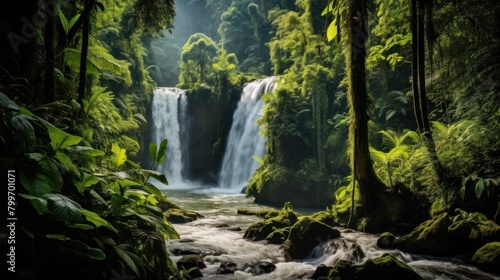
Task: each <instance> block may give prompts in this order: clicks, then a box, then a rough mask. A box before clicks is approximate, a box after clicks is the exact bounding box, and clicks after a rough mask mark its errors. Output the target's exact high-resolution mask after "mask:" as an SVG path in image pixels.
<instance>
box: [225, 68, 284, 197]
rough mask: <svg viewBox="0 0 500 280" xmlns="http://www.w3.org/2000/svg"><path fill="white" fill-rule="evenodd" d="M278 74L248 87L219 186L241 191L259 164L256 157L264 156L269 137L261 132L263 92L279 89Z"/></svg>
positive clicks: (233, 127) (238, 109)
mask: <svg viewBox="0 0 500 280" xmlns="http://www.w3.org/2000/svg"><path fill="white" fill-rule="evenodd" d="M275 79H276V77H274V76H273V77H267V78H265V79H261V80H257V81H254V82H251V83H249V84H247V85H246V86H245V88H244V89H243V92H242V94H241V97H240V101H238V104H237V106H236V110H235V111H234V114H233V123H232V125H231V129H230V131H229V135H228V139H227V144H226V150H225V153H224V157H223V161H222V167H221V174H220V180H219V182H220V183H219V185H220V187H221V188H224V189H231V190H234V191H235V192H240V191H241V190H242V189H243V188H244V187H245V186H246V185H247V183H248V178H249V177H250V176H251V175H252V174H253V172H254V171H255V170H256V169H257V168H258V167H259V164H258V162H257V161H256V160H255V159H253V158H252V157H253V156H258V157H263V156H264V154H265V139H264V137H263V136H261V135H260V134H259V125H258V124H257V119H258V118H259V117H260V116H261V115H262V107H263V106H264V102H263V101H262V100H261V99H260V97H261V95H262V94H264V93H267V92H269V91H272V90H273V89H274V88H275V83H274V80H275Z"/></svg>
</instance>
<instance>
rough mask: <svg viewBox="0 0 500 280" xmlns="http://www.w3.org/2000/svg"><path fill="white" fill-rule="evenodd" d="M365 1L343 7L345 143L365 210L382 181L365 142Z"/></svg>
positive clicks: (370, 207)
mask: <svg viewBox="0 0 500 280" xmlns="http://www.w3.org/2000/svg"><path fill="white" fill-rule="evenodd" d="M366 17H367V9H366V0H351V1H350V5H349V7H348V10H347V36H348V47H347V61H346V62H347V71H348V73H347V74H348V78H349V106H350V114H351V124H350V129H349V138H350V139H349V145H350V150H351V151H350V152H351V167H352V168H353V170H352V172H353V173H354V178H355V179H356V181H357V183H358V186H359V190H360V196H361V201H362V204H363V206H364V207H365V210H366V212H367V213H373V212H372V211H373V210H375V208H376V207H377V205H378V194H379V192H380V191H381V190H382V187H383V183H382V182H380V180H379V179H378V178H377V175H376V174H375V171H374V170H373V165H372V161H371V159H370V153H369V143H368V114H367V111H366V108H367V107H368V105H367V102H368V91H367V85H366V71H365V57H366V40H367V38H368V34H367V32H366Z"/></svg>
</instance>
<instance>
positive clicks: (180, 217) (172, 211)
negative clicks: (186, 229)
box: [158, 199, 203, 224]
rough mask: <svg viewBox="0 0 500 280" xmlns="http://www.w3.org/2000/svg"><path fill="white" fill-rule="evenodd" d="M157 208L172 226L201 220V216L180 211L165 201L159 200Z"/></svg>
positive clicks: (180, 209)
mask: <svg viewBox="0 0 500 280" xmlns="http://www.w3.org/2000/svg"><path fill="white" fill-rule="evenodd" d="M158 207H159V208H160V209H161V210H162V211H163V215H164V216H165V218H166V219H167V220H168V221H169V222H171V223H173V224H182V223H188V222H192V221H194V220H197V219H199V218H203V215H201V214H199V213H196V212H194V211H190V210H185V209H182V208H181V207H179V206H178V205H176V204H174V203H172V202H170V201H168V200H167V199H164V200H160V201H159V202H158Z"/></svg>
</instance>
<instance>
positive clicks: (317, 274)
mask: <svg viewBox="0 0 500 280" xmlns="http://www.w3.org/2000/svg"><path fill="white" fill-rule="evenodd" d="M332 269H333V267H332V266H326V265H325V264H320V265H319V266H318V267H316V270H315V271H314V273H313V275H311V277H309V278H310V279H314V280H318V279H328V274H330V270H332Z"/></svg>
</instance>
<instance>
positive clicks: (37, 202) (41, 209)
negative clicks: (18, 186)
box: [19, 193, 49, 215]
mask: <svg viewBox="0 0 500 280" xmlns="http://www.w3.org/2000/svg"><path fill="white" fill-rule="evenodd" d="M19 196H20V197H22V198H25V199H27V200H29V201H30V202H31V205H33V208H35V210H36V211H37V212H38V214H40V215H45V214H46V213H47V212H48V211H49V210H48V208H47V200H45V199H43V198H41V197H38V196H33V195H29V194H23V193H20V194H19Z"/></svg>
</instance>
